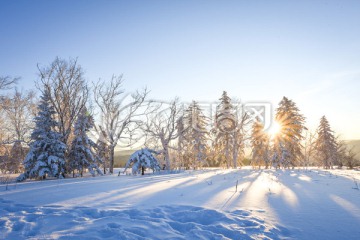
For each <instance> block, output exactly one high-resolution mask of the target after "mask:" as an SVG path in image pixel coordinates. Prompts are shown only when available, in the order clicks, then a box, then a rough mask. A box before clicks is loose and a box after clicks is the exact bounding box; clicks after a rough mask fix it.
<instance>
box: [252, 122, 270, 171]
mask: <svg viewBox="0 0 360 240" xmlns="http://www.w3.org/2000/svg"><path fill="white" fill-rule="evenodd" d="M251 146H252V160H251V165H252V166H253V167H255V166H258V167H259V168H260V167H261V165H263V164H264V165H265V167H266V168H268V167H269V136H268V134H267V133H266V132H265V131H264V125H263V124H262V123H261V122H260V121H258V120H257V121H255V122H254V124H253V126H252V132H251Z"/></svg>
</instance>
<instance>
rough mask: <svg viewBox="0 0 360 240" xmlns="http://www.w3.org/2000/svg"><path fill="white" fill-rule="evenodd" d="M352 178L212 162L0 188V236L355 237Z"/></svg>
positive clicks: (358, 207)
mask: <svg viewBox="0 0 360 240" xmlns="http://www.w3.org/2000/svg"><path fill="white" fill-rule="evenodd" d="M359 179H360V175H359V172H356V171H339V170H334V171H319V170H316V169H311V170H277V171H276V170H252V169H242V170H220V169H209V170H204V171H188V172H183V173H179V174H168V175H145V176H119V177H117V175H116V174H114V175H112V176H103V177H96V178H78V179H63V180H53V181H41V182H24V183H18V184H17V185H16V187H15V185H13V186H9V187H8V188H9V189H10V190H7V191H6V190H5V187H4V186H1V185H0V239H345V238H346V239H358V237H359V236H360V191H359V190H358V189H356V184H355V183H356V181H358V180H359ZM236 183H238V186H237V190H236Z"/></svg>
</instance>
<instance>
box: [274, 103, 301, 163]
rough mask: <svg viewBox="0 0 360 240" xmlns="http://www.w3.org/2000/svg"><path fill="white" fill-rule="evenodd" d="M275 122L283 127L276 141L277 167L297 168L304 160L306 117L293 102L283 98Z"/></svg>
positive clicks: (275, 156)
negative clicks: (303, 134)
mask: <svg viewBox="0 0 360 240" xmlns="http://www.w3.org/2000/svg"><path fill="white" fill-rule="evenodd" d="M275 120H276V121H277V122H278V123H279V124H280V125H281V131H280V133H279V134H277V136H276V138H275V139H274V157H273V160H274V164H275V167H280V166H283V167H295V166H297V165H298V163H299V162H300V160H301V158H302V145H301V140H302V139H303V136H302V132H303V130H304V129H306V128H305V126H304V123H305V117H304V116H303V115H302V114H300V110H299V109H298V107H297V106H296V104H295V103H294V102H293V101H292V100H290V99H288V98H286V97H283V99H282V100H281V101H280V103H279V107H278V108H277V109H276V115H275Z"/></svg>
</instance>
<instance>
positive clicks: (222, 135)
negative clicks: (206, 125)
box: [212, 91, 236, 168]
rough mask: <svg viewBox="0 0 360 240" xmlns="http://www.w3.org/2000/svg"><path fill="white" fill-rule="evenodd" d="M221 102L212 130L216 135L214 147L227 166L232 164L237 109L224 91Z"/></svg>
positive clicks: (217, 108)
mask: <svg viewBox="0 0 360 240" xmlns="http://www.w3.org/2000/svg"><path fill="white" fill-rule="evenodd" d="M219 100H220V103H219V105H218V106H217V107H216V115H215V127H214V128H213V130H212V133H213V135H214V144H213V145H214V147H215V148H216V150H217V151H218V154H219V155H221V156H222V157H221V159H222V160H223V161H225V164H226V167H227V168H230V166H231V159H230V156H231V149H232V148H231V145H232V142H233V139H232V138H233V136H232V131H234V130H235V129H236V119H235V113H234V112H235V109H234V106H233V105H232V103H231V98H230V97H229V96H228V95H227V92H226V91H224V92H223V94H222V96H221V98H220V99H219ZM222 164H224V163H222Z"/></svg>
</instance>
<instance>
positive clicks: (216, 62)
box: [0, 0, 360, 139]
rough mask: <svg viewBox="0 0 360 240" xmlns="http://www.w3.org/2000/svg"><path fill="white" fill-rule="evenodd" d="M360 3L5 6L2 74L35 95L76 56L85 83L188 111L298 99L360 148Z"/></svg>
mask: <svg viewBox="0 0 360 240" xmlns="http://www.w3.org/2000/svg"><path fill="white" fill-rule="evenodd" d="M359 12H360V1H357V0H355V1H351V0H346V1H343V0H338V1H336V0H333V1H320V0H319V1H290V0H288V1H276V0H274V1H265V0H264V1H250V0H249V1H242V0H238V1H227V0H225V1H220V0H219V1H211V0H207V1H200V0H192V1H187V0H183V1H180V0H172V1H137V0H135V1H110V0H108V1H100V0H99V1H93V0H83V1H81V0H77V1H67V0H62V1H59V0H52V1H45V0H43V1H40V0H32V1H25V0H24V1H20V0H19V1H10V0H1V1H0V18H1V21H0V75H2V76H5V75H10V76H19V77H21V80H20V82H19V84H18V88H20V89H24V90H28V89H33V88H34V81H36V80H37V79H38V69H37V65H39V66H40V67H46V66H48V65H49V64H50V63H51V62H52V61H53V60H54V59H55V57H57V56H58V57H60V58H63V59H70V58H77V59H78V62H79V64H80V65H81V66H82V68H83V69H84V71H85V78H86V79H87V80H88V81H89V82H92V81H97V80H98V79H99V78H101V79H102V80H103V81H108V80H109V79H110V78H111V76H112V75H113V74H115V75H120V74H123V76H124V80H125V81H124V88H125V89H126V91H129V92H132V91H135V90H136V89H141V88H144V87H147V88H148V89H149V90H150V91H151V93H150V97H151V98H154V99H159V100H171V99H174V98H175V97H176V96H177V97H179V98H180V100H181V101H183V102H189V101H191V100H197V101H200V102H204V103H210V102H214V101H217V100H218V99H219V98H220V96H221V94H222V91H224V90H225V91H227V92H228V94H229V96H231V97H232V98H233V99H238V100H239V101H241V102H243V103H252V102H257V103H263V102H268V103H271V104H272V107H273V108H272V109H273V110H274V109H275V108H276V107H277V104H278V103H279V102H280V100H281V98H282V97H283V96H286V97H288V98H289V99H291V100H293V101H294V102H295V103H296V104H297V106H298V108H299V109H300V111H301V113H302V114H303V115H304V116H305V117H306V122H307V126H308V127H309V128H310V129H315V128H316V127H317V125H318V124H319V121H320V118H321V116H323V115H325V116H326V117H327V118H328V120H329V122H330V125H331V127H332V128H333V130H335V132H336V134H339V135H341V138H343V139H360V127H359V123H360V109H359V107H360V104H359V103H360V94H359V91H360V14H359Z"/></svg>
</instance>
